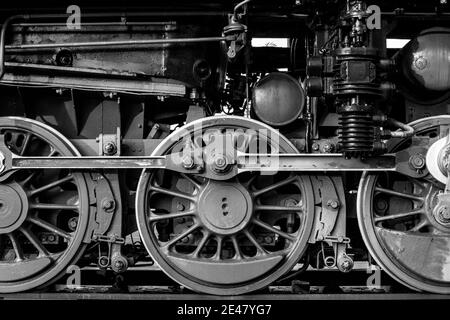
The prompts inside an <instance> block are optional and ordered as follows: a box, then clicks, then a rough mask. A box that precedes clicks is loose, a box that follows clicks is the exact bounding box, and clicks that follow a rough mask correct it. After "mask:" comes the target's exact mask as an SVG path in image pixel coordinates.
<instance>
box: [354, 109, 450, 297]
mask: <svg viewBox="0 0 450 320" xmlns="http://www.w3.org/2000/svg"><path fill="white" fill-rule="evenodd" d="M411 125H412V126H413V127H414V129H415V131H416V135H422V136H429V137H430V138H431V143H430V145H431V144H432V143H434V141H437V140H438V139H439V137H440V136H442V135H443V134H444V132H441V131H445V130H441V128H442V127H443V126H445V127H448V126H449V125H450V117H449V116H439V117H430V118H425V119H421V120H419V121H416V122H413V123H412V124H411ZM408 141H410V139H405V140H396V141H394V142H393V143H392V144H391V145H390V148H389V149H390V151H392V152H395V151H397V150H400V149H402V148H404V147H405V146H406V145H408ZM443 188H444V186H443V185H442V184H441V183H439V182H436V181H435V180H433V179H425V178H424V179H416V178H411V177H406V176H404V175H401V174H399V173H368V172H365V173H364V174H363V176H362V178H361V182H360V186H359V191H358V199H357V202H358V204H357V205H358V206H357V208H358V223H359V227H360V230H361V234H362V236H363V239H364V242H365V244H366V246H367V248H368V249H369V252H370V254H371V255H372V257H373V258H374V259H375V261H376V262H377V263H378V264H379V265H380V266H381V267H382V268H383V270H384V271H386V272H387V273H388V274H389V275H390V276H391V277H393V278H394V279H396V280H397V281H399V282H401V283H403V284H404V285H406V286H408V287H410V288H412V289H415V290H424V291H428V292H435V293H450V228H448V226H445V225H443V224H442V223H439V222H438V221H437V220H436V217H435V213H434V211H433V209H434V207H435V206H436V203H437V201H436V195H437V194H438V193H439V192H440V191H442V190H443Z"/></svg>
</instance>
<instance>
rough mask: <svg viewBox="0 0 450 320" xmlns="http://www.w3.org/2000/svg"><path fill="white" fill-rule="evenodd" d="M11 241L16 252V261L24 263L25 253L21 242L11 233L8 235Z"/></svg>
mask: <svg viewBox="0 0 450 320" xmlns="http://www.w3.org/2000/svg"><path fill="white" fill-rule="evenodd" d="M8 237H9V240H11V243H12V246H13V249H14V252H15V254H16V261H22V260H23V251H22V247H21V246H20V244H19V241H18V240H17V238H16V236H15V235H14V234H13V233H12V232H11V233H8Z"/></svg>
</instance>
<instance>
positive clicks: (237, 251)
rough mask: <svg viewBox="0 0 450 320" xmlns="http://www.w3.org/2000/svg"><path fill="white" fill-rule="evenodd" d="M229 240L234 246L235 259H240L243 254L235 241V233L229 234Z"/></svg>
mask: <svg viewBox="0 0 450 320" xmlns="http://www.w3.org/2000/svg"><path fill="white" fill-rule="evenodd" d="M231 242H232V243H233V247H234V251H235V254H234V257H235V258H237V259H242V257H243V255H242V252H241V248H240V247H239V243H238V241H237V238H236V235H233V236H231Z"/></svg>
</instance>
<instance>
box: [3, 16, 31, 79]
mask: <svg viewBox="0 0 450 320" xmlns="http://www.w3.org/2000/svg"><path fill="white" fill-rule="evenodd" d="M30 17H31V16H30V15H28V14H20V15H15V16H11V17H9V18H7V19H6V20H5V22H3V26H2V30H1V31H0V79H1V78H2V77H3V74H4V73H5V38H6V31H7V29H8V27H9V25H10V24H11V22H12V21H14V20H18V19H24V20H28V19H30Z"/></svg>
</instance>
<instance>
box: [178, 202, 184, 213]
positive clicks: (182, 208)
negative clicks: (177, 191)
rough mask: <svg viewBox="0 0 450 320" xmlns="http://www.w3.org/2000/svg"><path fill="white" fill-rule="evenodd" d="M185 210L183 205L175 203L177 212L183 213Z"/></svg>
mask: <svg viewBox="0 0 450 320" xmlns="http://www.w3.org/2000/svg"><path fill="white" fill-rule="evenodd" d="M184 209H185V207H184V204H182V203H181V202H178V203H177V210H178V211H183V210H184Z"/></svg>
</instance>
